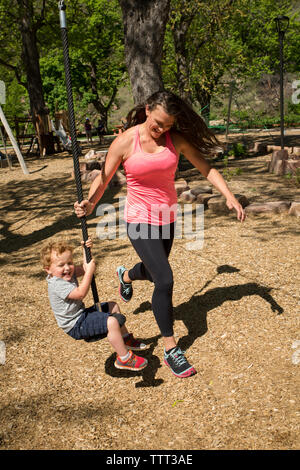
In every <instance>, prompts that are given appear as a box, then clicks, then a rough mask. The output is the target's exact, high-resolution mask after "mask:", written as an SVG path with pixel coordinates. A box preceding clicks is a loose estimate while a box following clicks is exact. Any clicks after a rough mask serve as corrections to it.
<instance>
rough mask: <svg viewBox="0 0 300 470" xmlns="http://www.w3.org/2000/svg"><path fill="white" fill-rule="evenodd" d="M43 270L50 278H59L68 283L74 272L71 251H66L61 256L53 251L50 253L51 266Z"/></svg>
mask: <svg viewBox="0 0 300 470" xmlns="http://www.w3.org/2000/svg"><path fill="white" fill-rule="evenodd" d="M45 270H46V272H47V273H48V274H50V276H56V277H61V278H62V279H64V280H65V281H70V280H71V279H72V276H73V274H74V270H75V267H74V263H73V257H72V253H71V251H69V250H67V251H65V252H64V253H62V254H61V255H59V254H58V253H57V252H56V251H53V252H52V253H51V264H50V266H48V267H47V268H45Z"/></svg>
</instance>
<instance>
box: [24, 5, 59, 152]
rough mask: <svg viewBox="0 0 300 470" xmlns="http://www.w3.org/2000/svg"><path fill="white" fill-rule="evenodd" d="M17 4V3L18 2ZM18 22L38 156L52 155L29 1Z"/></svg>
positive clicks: (51, 140)
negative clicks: (36, 137) (37, 143)
mask: <svg viewBox="0 0 300 470" xmlns="http://www.w3.org/2000/svg"><path fill="white" fill-rule="evenodd" d="M18 3H19V2H18ZM23 4H24V5H23V8H22V7H21V8H20V10H21V13H22V15H21V17H20V20H19V24H20V31H21V36H22V61H23V64H24V66H25V71H26V88H27V91H28V95H29V100H30V111H31V116H32V121H33V124H34V127H35V129H36V131H37V136H38V140H39V147H40V155H43V154H44V153H53V152H52V151H54V146H53V145H52V144H51V142H53V138H51V137H52V134H50V133H49V122H48V114H49V111H48V109H47V108H46V105H45V101H44V93H43V85H42V79H41V73H40V64H39V52H38V48H37V38H36V26H35V25H34V24H33V19H32V18H33V9H32V5H31V2H30V1H26V0H25V2H24V1H23Z"/></svg>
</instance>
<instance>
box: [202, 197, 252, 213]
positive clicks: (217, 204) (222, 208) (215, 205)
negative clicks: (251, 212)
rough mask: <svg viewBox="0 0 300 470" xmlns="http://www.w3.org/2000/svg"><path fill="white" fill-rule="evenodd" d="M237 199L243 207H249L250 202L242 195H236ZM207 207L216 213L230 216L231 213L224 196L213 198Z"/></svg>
mask: <svg viewBox="0 0 300 470" xmlns="http://www.w3.org/2000/svg"><path fill="white" fill-rule="evenodd" d="M235 197H236V199H237V200H238V201H239V203H240V204H241V206H242V207H246V206H248V205H249V201H248V199H247V197H246V196H244V195H242V194H235ZM207 206H208V208H209V209H210V210H212V211H213V212H215V213H224V214H228V213H229V212H230V210H229V209H228V207H227V205H226V199H225V197H224V196H216V197H211V198H210V199H209V200H208V202H207Z"/></svg>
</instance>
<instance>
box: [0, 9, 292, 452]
mask: <svg viewBox="0 0 300 470" xmlns="http://www.w3.org/2000/svg"><path fill="white" fill-rule="evenodd" d="M66 4H67V21H68V33H69V46H70V57H71V72H72V80H73V82H72V83H73V96H74V105H75V116H76V127H77V131H78V139H79V141H80V144H81V147H82V151H83V155H82V159H83V160H84V155H85V154H86V153H87V152H89V151H90V150H94V151H97V150H105V149H106V148H107V146H108V145H109V143H110V142H111V140H112V139H113V138H114V136H113V129H115V128H116V126H118V125H119V124H120V123H121V120H122V118H123V117H125V116H126V114H127V112H128V111H129V110H130V108H131V107H132V106H133V105H134V103H138V102H140V101H143V99H145V97H146V96H148V94H151V93H150V91H155V89H153V87H155V86H157V85H158V84H162V83H163V84H164V86H166V87H167V88H168V89H172V90H173V91H175V92H176V93H178V94H180V95H181V96H182V97H184V98H185V99H187V100H188V101H190V102H191V103H192V104H193V106H194V107H195V109H197V110H198V112H200V113H201V114H202V115H203V118H204V119H205V120H206V121H207V122H208V123H209V124H210V126H211V128H212V129H214V130H215V131H216V133H217V134H218V136H219V138H220V140H221V141H222V142H224V143H225V144H227V146H226V148H227V150H228V151H227V152H226V153H224V154H221V155H217V156H215V158H214V159H213V165H214V166H216V167H217V168H218V169H219V170H220V171H221V172H222V173H223V175H224V177H225V178H226V179H227V181H228V183H229V185H230V187H231V188H232V190H233V192H234V193H235V194H242V195H245V196H246V197H247V198H248V200H249V202H250V203H262V204H263V203H266V202H274V201H278V200H280V201H283V202H285V203H291V202H297V201H300V194H299V171H296V172H295V173H286V174H282V175H274V174H273V173H271V172H269V171H268V165H269V163H270V160H271V158H272V150H270V148H271V147H272V146H275V147H277V148H278V145H279V142H280V139H279V137H280V132H279V130H278V126H279V124H280V113H279V46H278V34H277V31H276V25H275V21H274V17H276V16H277V15H279V14H284V15H288V16H289V18H290V24H289V28H288V30H287V32H286V34H285V40H284V57H285V75H284V90H285V101H284V104H285V125H286V130H285V139H286V140H285V142H286V145H287V147H288V148H291V149H295V148H298V147H299V135H300V131H299V127H300V125H299V114H300V108H299V107H300V104H299V103H297V99H293V98H292V97H293V94H294V96H295V91H296V89H295V88H293V84H294V83H295V81H297V80H299V78H300V77H299V65H300V53H299V51H300V33H299V31H300V27H299V10H300V4H299V1H295V2H286V1H275V2H274V1H269V0H263V1H259V2H258V1H253V2H249V1H247V2H246V1H244V0H237V1H229V0H228V1H227V2H222V4H221V3H220V2H217V1H209V0H208V1H202V2H200V1H195V2H188V1H184V0H174V1H171V2H169V1H163V0H161V1H159V2H158V1H152V2H148V1H143V2H142V1H134V0H131V1H127V2H125V1H120V2H117V1H115V0H96V1H85V2H82V1H69V2H66ZM126 8H127V9H126ZM0 17H1V25H2V27H1V31H0V46H1V54H0V80H2V81H3V82H4V83H5V86H6V103H5V104H3V110H4V113H5V116H6V117H7V119H8V122H9V124H10V126H11V128H12V130H13V132H14V133H15V135H17V137H18V143H19V146H20V148H21V151H22V153H23V155H24V157H25V162H26V165H27V167H28V169H29V175H27V176H26V175H24V174H23V172H22V170H21V168H20V166H19V163H18V161H17V159H16V158H15V156H14V152H13V150H12V149H11V148H10V146H9V141H7V144H8V147H9V148H8V151H9V153H10V154H11V158H12V164H13V165H12V168H8V167H6V166H5V160H4V159H1V166H2V167H1V169H0V171H1V195H2V196H1V240H0V244H1V263H0V270H1V279H2V295H1V324H0V341H1V342H2V344H4V345H5V347H6V358H5V361H3V362H4V363H2V364H1V365H0V380H1V389H0V395H1V409H0V416H1V421H0V422H1V424H0V448H1V449H10V450H12V449H35V450H36V449H51V450H53V449H55V450H57V449H65V450H81V449H88V450H91V449H97V450H101V449H105V450H112V449H127V450H133V449H170V450H171V449H179V450H180V449H193V450H201V449H223V450H228V449H234V450H236V449H243V450H245V449H248V450H249V449H251V450H257V449H267V450H274V449H281V450H282V449H284V450H288V449H297V448H299V397H298V395H299V394H298V388H299V372H298V371H299V344H300V343H299V341H300V339H299V301H300V298H299V218H298V217H293V216H290V215H288V213H287V212H286V211H283V212H280V211H277V212H271V213H265V212H264V213H260V214H258V215H253V216H251V215H249V217H248V218H247V220H246V222H245V223H244V224H240V223H239V222H237V221H236V219H235V217H234V214H229V213H227V212H224V211H223V209H221V212H219V213H217V212H214V211H213V210H211V209H209V208H206V209H207V210H206V211H205V234H204V247H203V249H202V250H201V251H198V252H193V251H190V250H188V249H187V248H186V240H176V242H175V244H174V249H173V251H172V255H171V259H170V261H171V265H172V267H173V268H174V275H175V288H174V307H175V331H176V335H177V339H178V340H179V342H180V343H179V344H180V345H181V346H182V348H183V349H185V350H186V351H187V357H188V359H189V360H190V361H191V362H192V363H193V364H194V365H195V366H196V368H197V370H198V374H197V375H196V376H194V377H192V378H191V379H190V380H188V381H181V380H179V379H177V378H176V377H173V376H172V374H170V371H169V370H167V368H166V367H165V366H164V365H163V364H162V363H161V357H162V341H161V338H160V336H159V332H158V331H157V327H156V325H155V322H154V320H153V315H152V311H151V286H150V285H146V284H145V283H137V285H136V288H135V294H134V298H133V299H132V301H131V303H130V304H128V305H127V304H126V305H124V304H122V305H121V307H122V311H123V312H124V313H125V314H126V316H127V318H128V324H129V325H130V327H132V330H133V331H134V332H135V333H136V334H137V335H138V336H139V337H141V338H143V339H144V340H145V342H146V343H147V344H148V345H149V349H148V350H147V351H146V352H145V357H147V358H148V360H149V366H148V367H147V369H145V371H144V372H143V373H142V375H140V374H134V373H132V374H131V373H129V372H127V373H124V372H122V371H116V370H115V369H114V367H113V361H114V354H112V351H111V349H110V347H109V345H108V344H107V342H105V341H102V342H99V343H91V344H88V343H84V342H75V341H73V340H71V339H70V338H68V337H67V336H66V335H65V334H63V332H62V331H60V330H59V329H58V328H57V325H56V323H55V320H54V317H53V314H52V312H51V310H50V306H49V303H48V298H47V291H46V284H45V276H44V273H43V272H42V270H41V266H40V262H39V250H40V248H41V246H42V245H43V243H44V242H46V241H47V240H48V239H49V238H51V237H60V236H62V235H63V236H66V237H67V238H68V239H69V240H70V241H72V242H73V243H75V244H76V245H78V244H79V241H80V240H81V237H82V235H81V230H80V224H79V223H78V220H77V219H76V218H75V216H74V213H73V203H74V200H75V198H76V196H75V194H76V189H75V182H74V179H73V178H72V169H73V162H72V156H71V155H70V153H69V152H66V151H62V149H60V151H58V149H56V147H54V150H55V151H54V153H51V152H49V151H48V150H49V147H48V146H50V147H51V145H50V143H51V142H50V143H49V139H48V138H41V136H40V139H39V140H38V144H39V145H38V146H35V147H33V148H31V149H30V152H28V153H27V151H28V149H29V148H30V142H31V139H32V136H35V135H36V133H37V130H38V131H39V132H40V134H41V135H44V136H45V135H46V136H50V135H51V132H49V129H47V123H48V122H49V119H48V116H50V118H51V119H55V115H56V113H58V115H59V113H62V112H65V111H66V109H67V96H66V88H65V81H64V66H63V53H62V43H61V35H60V27H59V19H58V7H57V2H56V1H51V0H49V1H48V0H45V1H33V0H25V1H22V2H21V1H18V0H14V1H9V2H8V1H6V0H0ZM130 18H132V19H131V24H130ZM151 21H152V26H153V24H155V21H156V22H157V24H158V26H159V27H157V28H156V29H155V28H153V27H152V28H151V27H149V24H151ZM148 22H149V23H148ZM153 22H154V23H153ZM124 24H126V26H127V28H125V29H126V31H127V36H126V34H125V33H124V28H123V26H124ZM143 28H146V29H144V30H143ZM132 29H133V33H134V34H135V35H136V37H137V38H138V41H137V44H135V45H136V46H141V45H143V46H144V49H143V51H144V52H143V53H144V55H143V54H141V56H140V57H138V53H137V51H136V50H134V48H133V50H130V48H129V49H128V42H127V39H128V35H130V34H133V33H132ZM145 32H146V33H147V34H145ZM143 33H144V34H143ZM126 38H127V39H126ZM143 38H144V42H143ZM158 46H159V47H158ZM146 50H147V51H148V52H147V54H146V53H145V51H146ZM137 57H138V61H137V64H138V65H140V64H141V63H143V64H144V62H145V61H146V59H145V58H146V57H149V58H150V59H151V60H150V61H149V64H148V63H147V64H146V65H147V67H150V68H151V66H153V67H154V65H157V63H159V65H160V67H159V69H157V67H154V68H155V70H160V71H161V73H157V72H156V73H155V72H153V74H150V75H146V76H143V75H141V74H140V73H139V71H140V70H141V67H136V63H135V60H136V59H137ZM129 59H131V60H129ZM132 64H133V65H132ZM134 67H135V68H134ZM149 76H150V77H151V80H148V79H147V77H148V78H149ZM137 85H139V87H137ZM230 90H232V92H233V94H232V108H231V115H230V123H229V124H230V126H229V129H228V131H229V134H228V136H227V137H228V138H227V139H226V138H225V131H226V125H227V117H228V108H229V96H230ZM297 96H299V95H297ZM45 116H46V118H45ZM87 116H88V117H90V118H91V120H92V123H93V124H96V122H97V120H98V119H99V118H102V119H103V120H104V121H105V122H106V140H105V141H104V143H103V144H101V145H100V144H99V143H98V141H97V137H96V136H95V139H94V143H93V144H92V145H91V144H89V143H87V142H86V138H85V135H84V129H83V123H84V121H85V118H86V117H87ZM39 117H40V118H41V119H39ZM41 122H42V124H43V126H40V127H38V126H37V123H41ZM67 125H68V124H67V123H66V127H67ZM255 142H257V143H262V144H263V146H264V147H265V148H266V152H257V153H255V152H254V153H253V152H251V151H250V150H249V149H251V148H253V147H254V144H255ZM268 146H269V147H270V148H269V150H268ZM1 151H2V152H3V147H1ZM2 160H3V161H2ZM2 163H3V165H2ZM181 163H182V166H181V167H180V169H179V170H180V171H179V173H178V175H177V176H178V179H179V180H184V181H186V182H187V184H188V185H189V187H190V188H198V187H199V185H203V184H206V182H205V181H204V180H203V178H201V177H200V176H199V174H198V173H197V172H196V171H195V170H193V169H192V168H191V167H190V166H189V165H186V164H185V163H184V162H181ZM83 184H84V192H85V194H86V193H87V191H88V187H89V184H87V183H84V182H83ZM125 189H126V188H125V187H124V186H118V185H116V186H112V187H110V188H108V190H107V192H106V193H105V196H104V198H103V201H102V202H106V203H109V204H115V205H116V204H117V202H118V198H119V197H120V196H124V195H125V194H126V190H125ZM88 222H89V231H90V234H91V236H93V237H95V239H96V229H97V223H98V220H97V217H96V216H95V215H93V216H91V218H90V219H89V221H88ZM93 254H94V256H95V258H96V260H97V263H98V271H97V276H96V280H97V285H98V286H99V287H98V288H99V291H100V295H101V298H103V299H112V300H118V295H117V291H118V283H117V280H116V276H115V267H116V266H117V265H119V264H121V263H124V264H125V265H131V264H133V263H134V262H136V261H137V258H136V255H135V253H134V252H133V250H132V248H131V246H130V244H129V242H128V241H127V240H97V239H96V242H95V246H94V250H93ZM77 255H78V260H79V259H80V249H78V250H77ZM91 302H92V298H91V296H90V297H89V298H88V299H87V301H86V303H87V304H89V303H91Z"/></svg>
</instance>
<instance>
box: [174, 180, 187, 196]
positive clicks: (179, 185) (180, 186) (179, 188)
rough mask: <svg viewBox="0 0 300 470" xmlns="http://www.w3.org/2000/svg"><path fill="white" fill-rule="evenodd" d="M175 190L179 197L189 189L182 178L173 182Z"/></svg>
mask: <svg viewBox="0 0 300 470" xmlns="http://www.w3.org/2000/svg"><path fill="white" fill-rule="evenodd" d="M175 189H176V192H177V196H180V194H181V193H183V192H184V191H188V190H189V189H190V187H189V186H188V184H187V182H186V181H185V180H184V179H183V178H181V179H178V180H176V181H175Z"/></svg>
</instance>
